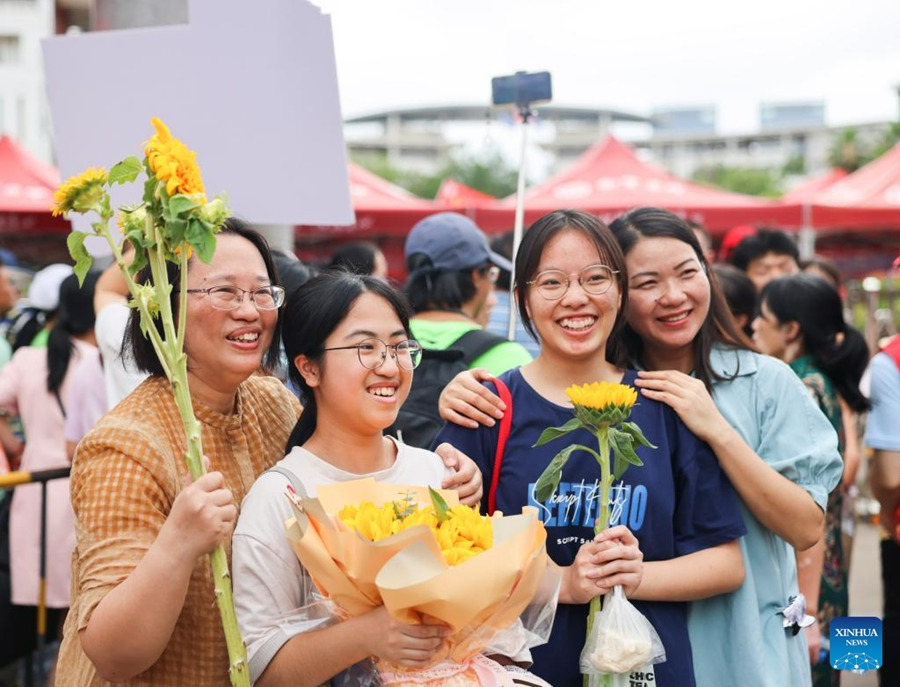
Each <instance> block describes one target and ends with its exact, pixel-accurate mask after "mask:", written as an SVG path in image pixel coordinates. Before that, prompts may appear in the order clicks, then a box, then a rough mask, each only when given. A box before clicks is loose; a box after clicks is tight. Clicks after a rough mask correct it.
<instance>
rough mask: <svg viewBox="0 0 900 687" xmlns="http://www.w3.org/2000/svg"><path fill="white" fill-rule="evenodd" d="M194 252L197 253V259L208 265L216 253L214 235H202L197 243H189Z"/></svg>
mask: <svg viewBox="0 0 900 687" xmlns="http://www.w3.org/2000/svg"><path fill="white" fill-rule="evenodd" d="M191 245H192V246H193V247H194V250H195V251H197V257H199V258H200V259H201V260H202V261H203V262H205V263H207V264H209V262H210V261H211V260H212V259H213V255H214V254H215V252H216V235H215V234H213V233H204V234H202V235H201V237H200V241H199V242H197V243H194V242H191Z"/></svg>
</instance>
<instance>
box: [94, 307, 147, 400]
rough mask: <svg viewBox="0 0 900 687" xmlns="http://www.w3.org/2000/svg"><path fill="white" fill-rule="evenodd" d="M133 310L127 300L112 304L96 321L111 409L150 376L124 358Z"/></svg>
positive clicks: (95, 331) (98, 346)
mask: <svg viewBox="0 0 900 687" xmlns="http://www.w3.org/2000/svg"><path fill="white" fill-rule="evenodd" d="M130 312H131V309H130V308H129V307H128V306H127V305H125V304H123V303H108V304H107V305H105V306H104V307H103V308H102V309H101V310H100V312H99V313H97V320H96V321H95V322H94V334H95V336H96V337H97V348H99V349H100V354H101V355H102V356H103V376H104V378H105V380H106V401H107V403H108V408H112V407H113V406H115V405H116V404H118V402H119V401H121V400H122V399H123V398H125V397H126V396H127V395H128V394H130V393H131V392H132V391H133V390H134V388H135V387H136V386H137V385H138V384H140V383H141V382H142V381H144V379H145V378H146V375H145V374H143V373H141V372H138V371H137V370H136V369H135V368H134V363H132V362H131V361H130V360H127V359H123V358H122V341H123V340H124V339H125V330H126V328H127V327H128V317H129V314H130Z"/></svg>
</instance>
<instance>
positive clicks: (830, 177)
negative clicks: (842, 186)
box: [782, 167, 847, 203]
mask: <svg viewBox="0 0 900 687" xmlns="http://www.w3.org/2000/svg"><path fill="white" fill-rule="evenodd" d="M846 176H847V172H846V171H845V170H843V169H841V168H840V167H836V168H834V169H832V170H831V171H830V172H828V174H824V175H822V176H819V177H813V178H812V179H807V180H806V181H804V182H802V183H801V184H799V185H797V186H796V187H794V189H793V190H791V191H790V192H788V193H785V194H784V196H783V198H782V200H785V201H788V202H793V203H809V202H812V200H813V199H814V198H815V197H816V195H818V194H819V193H821V192H822V191H824V190H825V189H826V188H828V187H829V186H831V185H832V184H834V183H835V182H838V181H840V180H841V179H843V178H844V177H846Z"/></svg>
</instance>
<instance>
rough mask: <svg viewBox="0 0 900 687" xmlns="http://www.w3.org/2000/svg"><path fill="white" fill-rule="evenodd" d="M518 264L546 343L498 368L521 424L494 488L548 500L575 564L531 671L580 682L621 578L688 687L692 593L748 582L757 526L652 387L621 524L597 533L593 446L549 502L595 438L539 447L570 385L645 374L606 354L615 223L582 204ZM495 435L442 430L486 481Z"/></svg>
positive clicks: (553, 534) (638, 412)
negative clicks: (744, 546) (748, 532)
mask: <svg viewBox="0 0 900 687" xmlns="http://www.w3.org/2000/svg"><path fill="white" fill-rule="evenodd" d="M515 267H516V277H517V280H518V282H519V283H520V284H522V285H523V286H522V288H520V289H518V291H517V299H518V308H519V314H520V315H521V317H522V321H523V324H524V325H525V327H526V329H528V330H529V331H531V332H532V333H536V334H537V335H538V337H539V339H540V342H541V348H540V353H539V355H538V357H537V358H535V360H534V361H532V362H530V363H528V364H527V365H523V366H522V367H521V368H518V369H516V370H512V371H510V372H507V373H505V374H503V375H500V377H499V379H501V380H502V381H503V382H505V384H506V385H507V386H508V387H509V390H510V394H511V397H512V424H511V428H510V434H509V438H508V440H507V443H506V449H505V453H504V456H503V461H502V464H501V468H500V472H499V478H498V481H497V484H496V485H492V486H496V507H497V509H498V510H502V511H504V512H508V513H515V512H518V511H519V510H520V509H521V508H522V506H525V505H532V506H535V507H537V508H538V510H539V512H540V514H541V518H542V520H543V522H544V525H545V527H546V528H547V533H548V538H547V551H548V553H549V555H550V557H551V558H552V559H553V560H554V561H555V562H556V563H557V564H558V565H559V566H561V567H562V569H563V582H562V588H561V590H560V606H559V608H558V609H557V615H556V620H555V621H554V627H553V633H552V635H551V637H550V641H549V643H548V644H547V645H544V646H540V647H537V648H536V649H533V650H532V654H533V657H534V667H533V668H532V670H533V671H534V672H535V673H536V674H538V675H539V676H540V677H542V678H543V679H544V680H546V681H547V682H549V683H550V684H553V685H560V686H561V685H576V684H580V683H581V675H580V670H579V654H580V652H581V648H582V646H583V644H584V639H585V628H586V622H587V613H588V602H589V601H590V599H591V598H592V597H594V596H598V595H601V594H605V593H606V592H607V591H609V590H610V589H612V587H613V586H615V585H622V586H623V587H624V590H625V592H626V594H627V595H628V596H629V597H630V598H631V600H632V601H633V602H634V603H635V605H636V606H637V607H638V609H639V610H640V611H641V612H642V613H644V615H645V616H646V617H647V618H648V619H649V620H650V622H651V623H652V624H653V626H654V628H655V629H656V631H657V632H658V633H659V635H660V638H661V639H662V642H663V645H664V646H665V649H666V661H665V662H664V663H660V664H657V665H656V666H654V667H653V670H654V671H655V684H658V685H661V687H670V686H673V685H677V686H678V687H690V686H691V685H693V684H694V676H693V669H692V664H691V645H690V642H689V641H688V634H687V604H686V603H685V602H687V601H690V600H692V599H697V598H702V597H706V596H711V595H714V594H719V593H722V592H725V591H730V590H732V589H735V588H736V587H738V586H739V585H740V584H741V582H742V581H743V566H742V561H741V553H740V548H739V545H738V543H737V541H736V540H737V539H738V538H739V537H740V536H741V535H743V533H744V531H745V530H744V525H743V522H742V521H741V517H740V513H739V511H738V504H737V499H736V497H735V495H734V492H733V490H732V488H731V485H730V484H729V483H728V480H727V479H726V478H725V475H724V474H723V472H722V471H721V470H720V469H719V466H718V464H717V463H716V459H715V456H713V454H712V452H711V451H710V450H709V448H708V447H707V446H706V445H705V444H703V443H702V442H701V441H699V440H698V439H697V438H696V437H695V436H694V435H693V434H692V433H691V432H690V431H689V430H688V429H687V427H685V425H684V424H683V423H682V422H681V421H680V420H679V419H678V417H677V415H676V414H675V413H674V412H673V411H672V410H671V409H670V408H668V407H667V406H665V405H664V404H662V403H659V402H656V401H652V400H650V399H648V398H646V397H641V398H640V399H639V400H638V403H637V405H635V407H634V409H633V411H632V420H633V421H634V422H636V423H637V424H638V425H639V426H640V427H641V429H642V430H643V432H644V434H645V435H646V437H647V439H648V440H649V441H650V442H651V443H653V444H655V445H656V446H657V448H656V449H648V448H639V449H638V455H639V456H640V458H641V460H642V461H643V463H644V465H643V467H631V468H630V469H629V470H628V471H627V472H626V473H625V474H624V476H623V478H622V479H620V480H617V481H616V484H615V485H614V487H613V500H614V501H615V503H616V507H615V508H614V509H613V510H614V511H617V514H614V515H613V516H612V519H611V520H612V524H613V525H614V526H613V527H611V528H610V529H608V530H606V531H605V532H602V533H601V534H599V535H597V536H596V537H595V536H594V531H593V527H594V520H595V518H596V516H597V513H598V509H597V506H598V501H599V498H600V488H599V480H600V469H599V467H598V465H597V463H596V461H595V460H594V458H593V457H592V456H590V455H587V454H586V453H584V452H576V453H574V454H573V455H572V457H571V458H570V459H569V462H568V463H567V464H566V466H565V467H564V468H563V471H562V479H561V481H560V484H559V487H558V489H557V491H556V493H554V494H553V496H551V498H550V499H549V500H548V501H546V502H537V500H536V498H535V495H534V492H535V482H536V480H537V478H538V476H539V475H540V474H541V473H542V472H543V470H544V468H545V467H546V466H547V464H548V463H549V462H550V460H551V459H552V458H553V456H554V455H555V454H556V452H557V451H559V450H560V449H561V448H563V447H564V446H565V444H566V443H581V444H584V445H588V446H590V445H596V440H595V438H594V437H593V436H592V435H590V434H589V433H587V431H585V430H579V431H578V432H576V433H573V434H571V435H567V436H566V438H565V443H563V442H562V441H556V442H550V443H548V444H544V445H543V446H540V447H536V448H533V444H534V443H535V441H536V440H537V438H538V436H539V435H540V434H541V432H542V431H543V430H544V429H545V428H547V427H550V426H560V425H563V424H565V423H566V422H567V421H568V420H570V419H571V417H572V405H571V403H570V402H569V400H568V398H567V396H566V393H565V389H566V387H568V386H570V385H573V384H587V383H591V382H604V381H606V382H621V383H624V384H633V383H634V382H635V378H636V372H635V371H634V370H625V369H623V368H621V367H618V366H617V365H615V364H613V363H610V362H608V361H607V359H606V355H605V352H606V348H607V346H608V344H609V343H610V342H611V341H613V340H614V339H615V338H616V336H617V332H618V330H619V329H620V327H621V326H622V324H623V319H624V309H625V307H626V304H627V300H628V285H627V284H628V283H627V280H626V278H625V263H624V258H623V256H622V251H621V249H620V248H619V246H618V244H617V243H616V241H615V239H614V238H613V236H612V234H611V233H610V231H609V229H607V227H606V226H604V225H603V224H602V223H601V222H600V221H599V220H598V219H597V218H595V217H593V216H591V215H589V214H587V213H583V212H579V211H574V210H562V211H557V212H553V213H550V214H549V215H546V216H545V217H543V218H541V219H539V220H538V221H537V222H535V224H534V225H532V226H531V228H529V230H528V231H527V232H525V236H524V238H523V240H522V244H521V246H520V248H519V252H518V255H517V256H516V266H515ZM463 374H465V373H463ZM487 386H488V388H490V386H491V384H490V383H488V384H487ZM475 395H476V394H471V397H472V398H474V397H475ZM497 437H498V428H497V427H496V426H478V427H474V423H470V425H469V428H467V427H462V426H459V425H446V426H445V427H444V429H443V430H442V431H441V432H440V433H439V434H438V440H441V441H448V442H450V443H452V444H453V445H454V446H456V447H457V448H459V449H461V450H463V451H464V452H465V453H466V454H467V455H469V456H471V457H472V458H473V459H474V460H475V462H476V463H477V464H478V465H479V467H480V468H481V471H482V474H483V475H485V479H486V480H489V479H490V475H492V474H493V472H494V458H495V455H496V451H497ZM637 541H640V550H638V547H637ZM642 556H643V563H642ZM641 569H642V570H643V572H642V573H641Z"/></svg>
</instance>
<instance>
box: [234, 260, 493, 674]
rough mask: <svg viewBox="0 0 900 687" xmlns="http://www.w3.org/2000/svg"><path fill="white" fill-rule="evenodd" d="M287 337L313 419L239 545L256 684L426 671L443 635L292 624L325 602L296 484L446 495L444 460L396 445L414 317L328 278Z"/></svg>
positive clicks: (358, 282)
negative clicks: (300, 548) (391, 666)
mask: <svg viewBox="0 0 900 687" xmlns="http://www.w3.org/2000/svg"><path fill="white" fill-rule="evenodd" d="M283 338H284V347H285V352H286V353H287V357H288V360H289V361H290V362H291V364H292V367H291V370H290V374H291V379H292V381H293V382H294V383H295V384H296V385H297V387H298V388H299V389H300V391H301V394H302V396H303V399H304V411H303V414H302V416H301V417H300V420H299V421H298V422H297V424H296V426H295V427H294V430H293V432H292V433H291V435H290V438H289V439H288V443H287V452H288V453H287V455H286V456H285V457H284V459H283V460H282V461H280V462H279V463H278V464H277V466H276V467H275V469H274V470H272V471H269V472H267V473H265V474H263V475H262V476H261V477H260V478H259V479H258V480H257V481H256V483H255V484H254V485H253V487H252V489H251V490H250V493H249V494H248V495H247V498H246V499H245V500H244V503H243V507H242V512H241V517H240V520H239V521H238V525H237V527H236V529H235V533H234V537H233V547H234V548H233V561H234V591H235V594H234V596H235V606H236V610H237V615H238V621H239V623H240V626H241V630H242V632H243V634H244V639H245V640H246V642H247V648H248V654H249V661H250V676H251V679H252V680H253V681H254V683H255V684H256V685H261V686H264V685H272V684H291V685H310V686H313V687H315V686H318V685H322V684H323V683H329V681H330V680H332V678H335V677H336V676H337V675H339V674H341V673H342V672H343V671H345V670H347V669H348V668H350V667H351V666H353V665H354V664H356V663H358V662H360V661H363V660H364V659H367V658H368V657H370V656H374V657H377V658H380V659H384V660H387V661H391V662H393V663H398V664H400V665H405V666H424V665H426V664H427V663H429V662H430V661H431V660H432V659H433V657H434V656H435V654H436V652H437V651H438V650H439V649H440V648H441V646H442V645H443V641H444V640H443V638H444V637H445V636H446V634H447V629H446V628H445V627H444V626H442V625H434V624H429V623H423V624H421V625H405V624H402V623H399V622H397V621H395V620H393V619H392V618H391V617H390V616H389V615H388V613H387V611H386V610H385V609H384V607H379V608H376V609H375V610H373V611H371V612H369V613H366V614H364V615H361V616H358V617H354V618H350V619H348V620H346V621H344V622H339V623H336V624H335V623H333V622H321V623H316V622H314V621H313V620H312V618H315V617H319V618H322V617H323V616H322V612H323V611H322V610H320V611H319V613H318V615H317V614H316V613H315V612H313V611H310V612H309V614H308V615H302V614H301V615H300V617H301V619H303V622H293V623H292V622H291V620H292V614H293V620H295V621H296V620H297V614H296V611H297V609H304V610H307V609H308V607H309V606H310V604H314V602H315V597H314V586H313V584H312V581H311V580H310V578H309V576H308V574H306V572H305V571H304V570H303V568H302V566H301V565H300V563H299V561H298V560H297V558H296V556H295V555H294V553H293V551H292V550H291V547H290V545H289V543H288V540H287V537H286V536H285V531H284V523H285V520H287V519H288V518H290V517H291V512H290V507H289V504H288V501H287V499H285V497H284V494H285V491H286V489H287V487H288V485H289V484H291V485H296V486H295V489H296V490H297V491H300V490H302V491H303V492H305V493H306V494H309V495H311V496H315V494H316V490H317V487H319V486H320V485H322V484H330V483H334V482H343V481H347V480H353V479H358V478H361V477H374V478H375V479H376V480H378V481H384V482H394V483H398V484H422V485H430V486H433V487H436V488H438V487H440V486H441V482H442V480H443V479H444V478H445V477H446V476H447V474H448V472H447V468H445V467H444V464H443V462H442V460H441V458H439V457H438V456H437V455H436V454H434V453H432V452H430V451H426V450H424V449H419V448H414V447H411V446H408V445H406V444H403V443H401V442H399V441H397V440H396V439H394V438H392V437H388V436H384V430H385V429H386V428H387V427H390V425H391V424H393V422H394V420H395V419H396V417H397V411H398V410H399V409H400V406H401V405H402V404H403V402H404V400H405V399H406V397H407V395H408V394H409V389H410V384H411V382H412V376H413V369H414V368H415V367H416V365H417V364H418V362H419V357H420V354H421V349H420V347H419V344H418V343H417V342H416V341H413V340H411V336H410V330H409V315H408V311H407V306H406V304H405V302H404V301H403V297H402V296H401V295H400V294H399V293H398V292H397V291H395V290H394V289H393V288H392V287H391V286H389V285H388V284H387V283H386V282H384V281H382V280H380V279H377V278H374V277H369V276H359V275H353V274H350V273H348V272H343V271H335V272H325V273H323V274H320V275H319V276H317V277H314V278H313V279H311V280H310V281H309V282H307V283H306V284H304V285H303V286H302V287H300V289H299V290H298V291H297V293H296V295H295V296H294V297H292V298H291V299H290V300H289V302H288V304H287V306H286V308H285V312H284V334H283ZM324 619H325V620H331V615H330V613H327V612H325V616H324ZM497 670H499V671H500V672H503V671H502V669H500V668H499V666H498V667H497ZM335 684H344V683H342V682H340V680H338V681H337V682H336V683H335ZM354 684H356V683H354Z"/></svg>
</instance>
